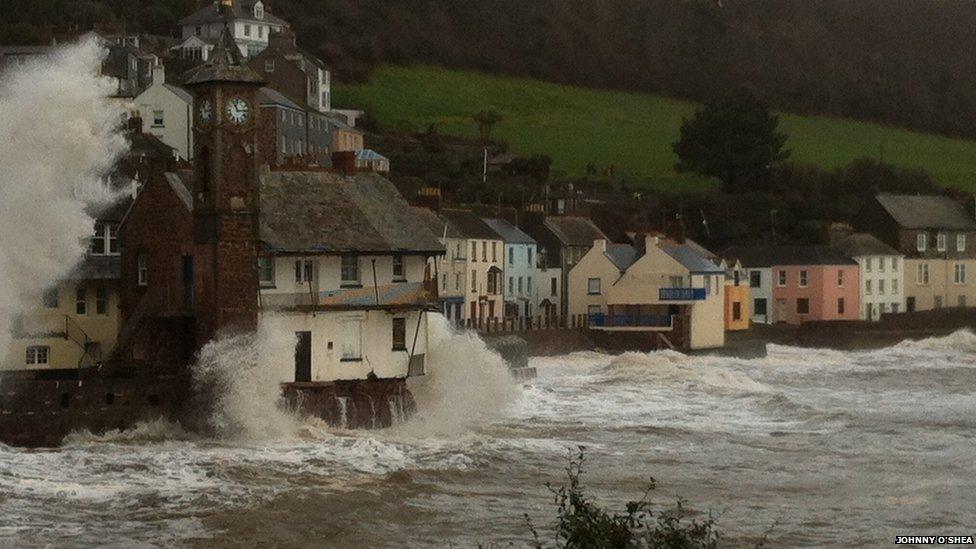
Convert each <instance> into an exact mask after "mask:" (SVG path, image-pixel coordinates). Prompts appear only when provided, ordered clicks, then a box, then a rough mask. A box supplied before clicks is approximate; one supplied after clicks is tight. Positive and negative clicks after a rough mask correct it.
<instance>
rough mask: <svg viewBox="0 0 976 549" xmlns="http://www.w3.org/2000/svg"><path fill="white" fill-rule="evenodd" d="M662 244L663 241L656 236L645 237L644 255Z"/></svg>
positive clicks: (648, 235)
mask: <svg viewBox="0 0 976 549" xmlns="http://www.w3.org/2000/svg"><path fill="white" fill-rule="evenodd" d="M660 242H661V239H660V238H658V236H657V235H655V234H646V235H644V253H647V250H650V249H651V248H657V245H658V244H659V243H660Z"/></svg>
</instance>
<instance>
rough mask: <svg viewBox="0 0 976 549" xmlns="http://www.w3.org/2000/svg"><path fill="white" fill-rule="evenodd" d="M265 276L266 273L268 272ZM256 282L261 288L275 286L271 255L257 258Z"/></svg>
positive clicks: (273, 262) (273, 265)
mask: <svg viewBox="0 0 976 549" xmlns="http://www.w3.org/2000/svg"><path fill="white" fill-rule="evenodd" d="M269 273H270V276H269V277H266V276H265V275H266V274H269ZM258 283H259V284H260V285H261V287H263V288H268V287H274V286H275V260H274V258H273V257H259V258H258Z"/></svg>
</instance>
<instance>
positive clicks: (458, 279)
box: [454, 273, 461, 292]
mask: <svg viewBox="0 0 976 549" xmlns="http://www.w3.org/2000/svg"><path fill="white" fill-rule="evenodd" d="M454 291H455V292H460V291H461V273H454Z"/></svg>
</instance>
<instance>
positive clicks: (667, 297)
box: [658, 288, 708, 301]
mask: <svg viewBox="0 0 976 549" xmlns="http://www.w3.org/2000/svg"><path fill="white" fill-rule="evenodd" d="M707 293H708V292H706V291H705V288H661V290H660V292H659V293H658V299H659V300H660V301H702V300H704V299H705V298H706V297H707Z"/></svg>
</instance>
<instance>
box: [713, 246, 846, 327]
mask: <svg viewBox="0 0 976 549" xmlns="http://www.w3.org/2000/svg"><path fill="white" fill-rule="evenodd" d="M722 256H724V257H729V258H736V259H738V260H739V261H740V262H741V264H742V266H743V268H744V269H745V270H747V271H749V276H750V293H751V298H752V304H753V311H752V315H753V321H754V322H763V323H775V322H785V323H788V324H802V323H803V322H809V321H812V320H857V319H858V318H860V292H859V280H860V270H859V268H858V265H857V262H855V261H854V260H853V259H851V258H850V257H848V256H847V254H846V253H845V252H843V251H841V250H839V249H837V248H832V247H830V246H785V245H764V246H733V247H731V248H729V249H727V250H726V251H724V252H723V253H722Z"/></svg>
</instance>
